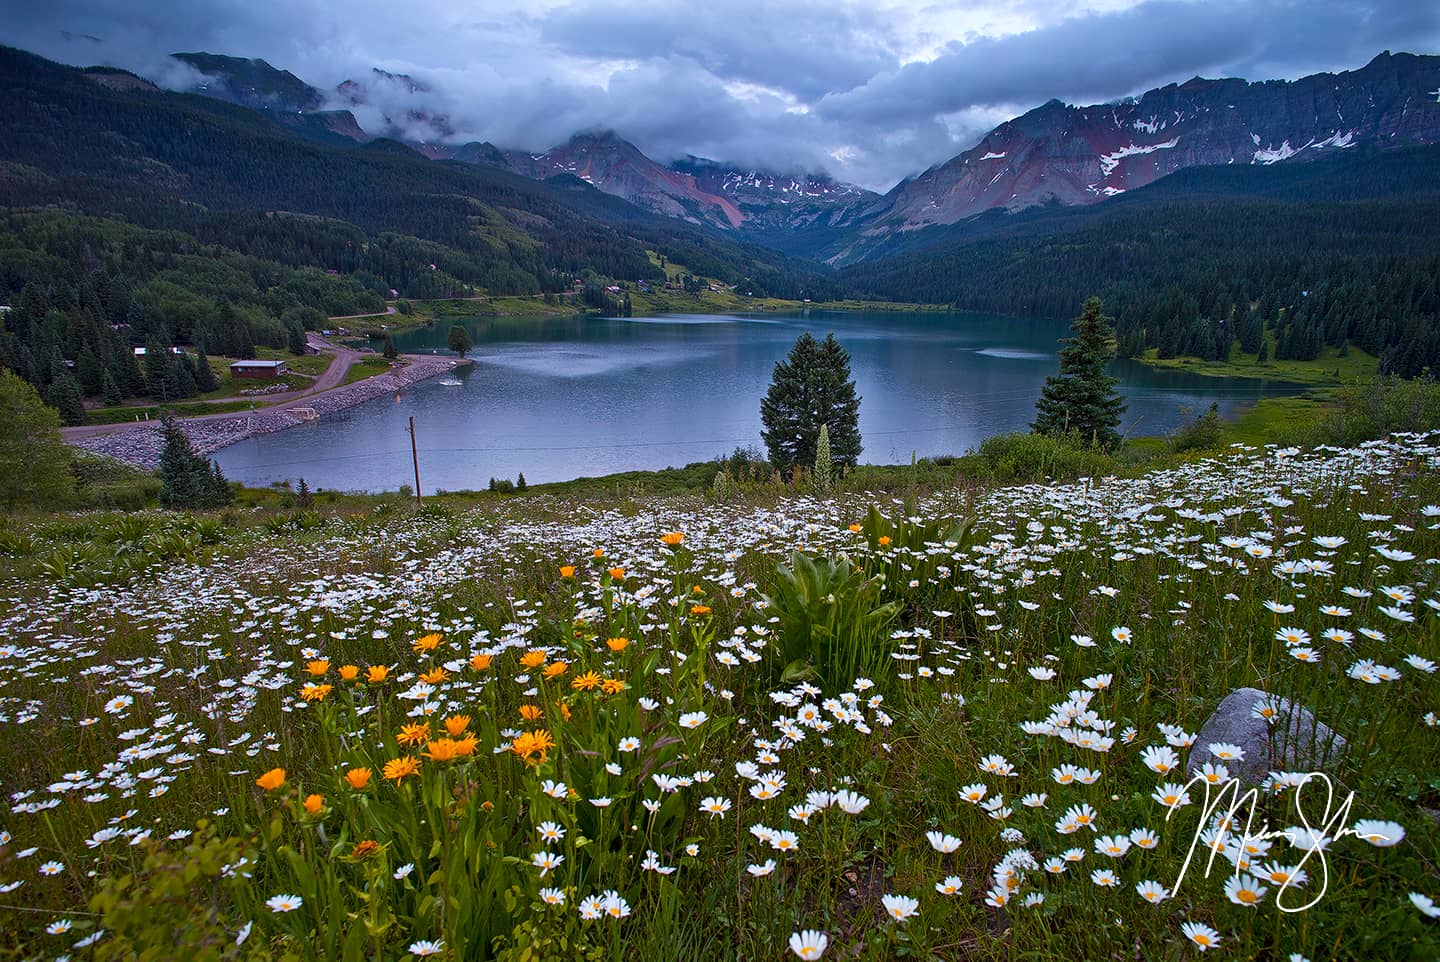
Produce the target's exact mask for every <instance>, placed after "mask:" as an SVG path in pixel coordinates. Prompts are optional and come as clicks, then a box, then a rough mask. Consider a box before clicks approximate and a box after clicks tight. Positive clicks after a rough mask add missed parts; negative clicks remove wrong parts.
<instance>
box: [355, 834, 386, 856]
mask: <svg viewBox="0 0 1440 962" xmlns="http://www.w3.org/2000/svg"><path fill="white" fill-rule="evenodd" d="M378 851H380V843H379V842H377V841H375V840H374V839H373V838H367V839H365V841H363V842H356V843H355V848H354V850H353V851H352V852H351V853H350V857H351V858H369V857H370V856H371V855H374V854H375V853H376V852H378Z"/></svg>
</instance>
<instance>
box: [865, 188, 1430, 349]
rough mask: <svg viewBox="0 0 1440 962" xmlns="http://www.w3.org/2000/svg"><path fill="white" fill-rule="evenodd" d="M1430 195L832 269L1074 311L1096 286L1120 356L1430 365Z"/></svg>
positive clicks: (887, 287) (1087, 230)
mask: <svg viewBox="0 0 1440 962" xmlns="http://www.w3.org/2000/svg"><path fill="white" fill-rule="evenodd" d="M1437 225H1440V199H1436V198H1434V197H1421V198H1415V199H1412V200H1408V201H1405V202H1396V201H1392V200H1378V201H1365V202H1346V203H1319V202H1317V203H1290V204H1286V203H1279V202H1275V201H1268V200H1259V201H1257V200H1246V201H1243V202H1242V201H1233V200H1226V201H1217V202H1186V203H1179V202H1175V203H1167V204H1165V205H1161V206H1156V207H1152V208H1148V209H1145V210H1143V211H1137V212H1134V213H1126V214H1121V215H1112V216H1109V217H1106V218H1104V219H1103V220H1100V221H1098V222H1096V223H1091V224H1089V225H1087V226H1083V227H1080V228H1077V229H1074V230H1069V231H1065V232H1062V233H1058V234H1044V235H1041V236H1019V237H1016V236H1005V237H988V238H981V239H977V240H973V241H967V242H956V243H952V244H948V245H945V246H943V247H940V248H936V249H931V250H926V251H921V252H916V253H911V254H905V255H901V256H898V257H895V258H891V259H888V260H884V261H880V262H877V263H874V264H860V265H858V266H856V267H852V268H849V269H847V270H846V271H844V272H842V277H843V279H844V281H845V282H846V283H847V285H848V286H849V287H850V289H851V291H852V292H853V293H854V294H855V295H858V296H868V297H875V298H887V299H897V300H898V299H913V300H920V301H928V302H938V303H949V304H953V305H954V306H955V307H956V308H958V309H961V310H973V311H984V312H992V313H1000V314H1020V315H1024V314H1030V315H1038V316H1043V317H1064V316H1073V315H1074V314H1075V313H1076V312H1077V311H1078V310H1079V308H1080V305H1081V301H1082V299H1083V298H1082V295H1083V294H1084V293H1086V292H1092V291H1093V292H1095V293H1096V295H1097V296H1099V297H1102V298H1103V299H1104V301H1105V304H1106V306H1107V308H1109V309H1110V310H1111V311H1113V313H1114V317H1115V327H1116V338H1117V346H1118V352H1119V353H1120V354H1121V355H1122V356H1134V355H1137V354H1140V353H1141V352H1143V351H1145V350H1147V349H1151V348H1153V349H1156V350H1157V351H1158V352H1159V354H1160V356H1162V357H1171V356H1177V355H1187V356H1194V357H1201V358H1207V359H1215V358H1224V357H1228V356H1229V355H1230V352H1231V350H1232V349H1233V347H1234V346H1236V345H1237V344H1238V346H1239V347H1240V348H1241V349H1242V350H1245V351H1247V352H1251V353H1256V354H1261V353H1262V352H1263V354H1264V356H1266V357H1275V358H1280V359H1284V358H1295V359H1311V358H1315V357H1318V356H1319V355H1320V353H1321V351H1322V349H1323V348H1325V347H1327V346H1328V347H1334V348H1341V349H1344V348H1345V347H1346V346H1347V345H1355V346H1358V347H1360V348H1362V349H1364V350H1365V351H1367V352H1369V353H1372V354H1375V355H1378V356H1379V357H1380V358H1381V368H1382V372H1384V373H1392V374H1398V375H1402V376H1407V377H1409V376H1415V375H1418V374H1420V373H1422V372H1423V371H1425V370H1427V369H1429V370H1432V371H1434V370H1440V325H1437V318H1440V249H1437V247H1436V243H1435V241H1436V238H1437V235H1440V227H1437Z"/></svg>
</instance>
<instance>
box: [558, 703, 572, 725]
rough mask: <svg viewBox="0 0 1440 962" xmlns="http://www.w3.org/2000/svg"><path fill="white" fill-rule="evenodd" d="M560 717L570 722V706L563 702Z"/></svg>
mask: <svg viewBox="0 0 1440 962" xmlns="http://www.w3.org/2000/svg"><path fill="white" fill-rule="evenodd" d="M560 717H561V718H563V719H564V720H565V721H569V720H570V706H569V705H567V704H565V703H564V702H563V701H562V702H561V703H560Z"/></svg>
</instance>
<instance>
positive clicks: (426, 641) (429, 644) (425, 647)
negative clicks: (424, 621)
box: [410, 631, 443, 652]
mask: <svg viewBox="0 0 1440 962" xmlns="http://www.w3.org/2000/svg"><path fill="white" fill-rule="evenodd" d="M442 637H443V636H442V635H440V634H439V633H437V632H434V631H432V632H430V634H428V635H421V636H420V637H419V638H416V639H415V644H413V645H411V646H410V647H411V648H413V649H414V650H415V651H417V652H424V651H434V650H435V649H436V648H438V647H439V646H440V639H441V638H442Z"/></svg>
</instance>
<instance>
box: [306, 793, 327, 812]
mask: <svg viewBox="0 0 1440 962" xmlns="http://www.w3.org/2000/svg"><path fill="white" fill-rule="evenodd" d="M324 807H325V796H324V795H307V796H305V811H307V812H309V813H310V814H311V815H314V814H315V813H316V812H318V811H320V809H322V808H324Z"/></svg>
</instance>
